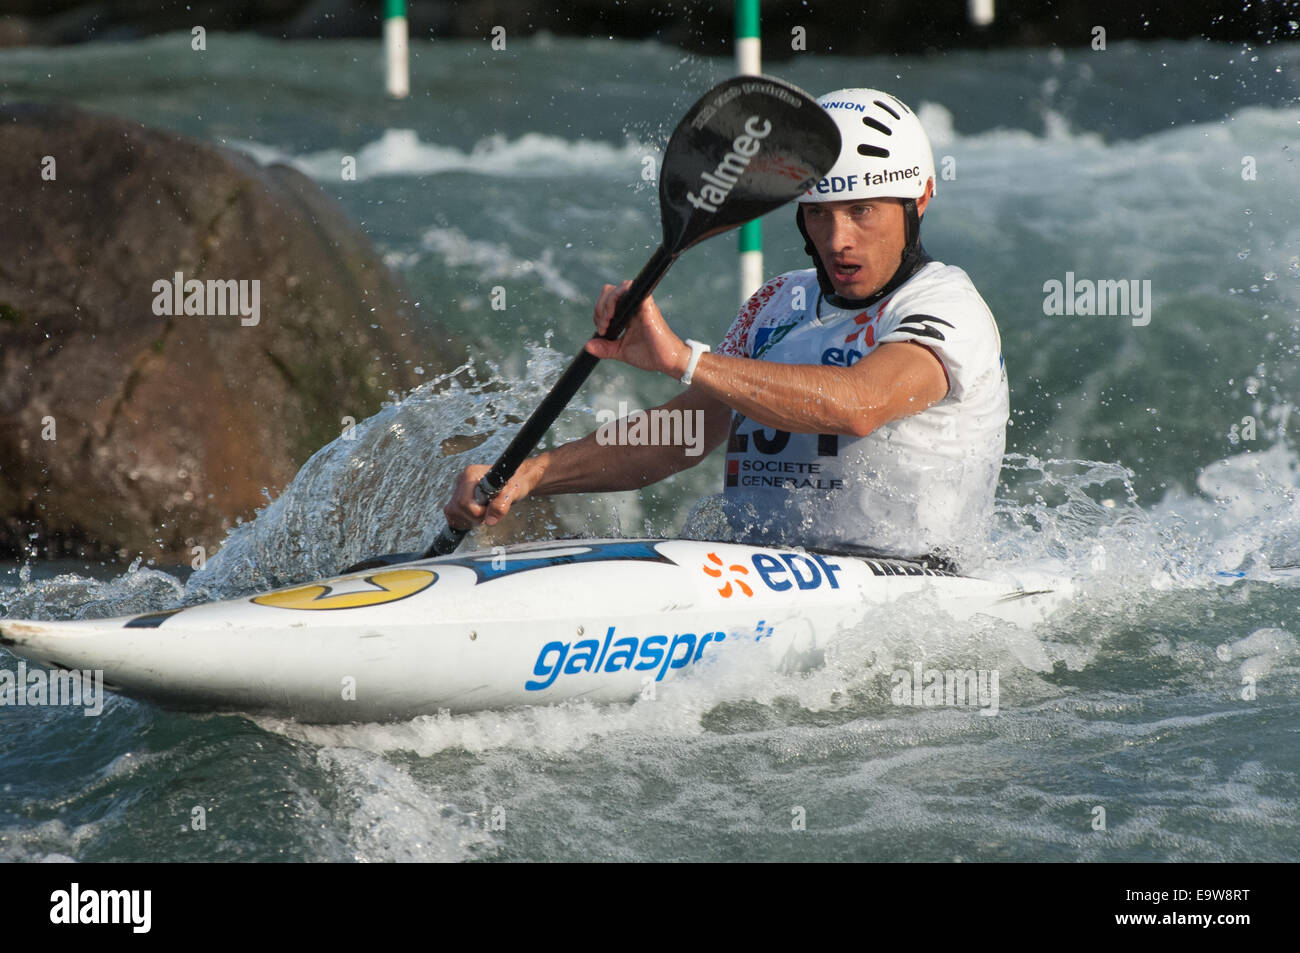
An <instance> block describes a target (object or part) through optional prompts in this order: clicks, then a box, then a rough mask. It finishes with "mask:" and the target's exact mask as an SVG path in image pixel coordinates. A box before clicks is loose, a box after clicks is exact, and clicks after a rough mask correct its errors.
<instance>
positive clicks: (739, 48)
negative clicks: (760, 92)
mask: <svg viewBox="0 0 1300 953" xmlns="http://www.w3.org/2000/svg"><path fill="white" fill-rule="evenodd" d="M758 5H759V0H736V72H737V73H740V74H742V75H751V76H757V75H758V74H760V73H761V72H762V71H763V64H762V41H761V40H760V39H759V29H758ZM762 284H763V226H762V223H761V222H758V221H753V222H746V223H745V224H744V225H742V226H741V228H740V303H741V304H744V303H745V302H746V301H748V300H749V296H750V295H752V294H753V293H754V292H755V291H757V290H758V289H759V287H760V286H761V285H762Z"/></svg>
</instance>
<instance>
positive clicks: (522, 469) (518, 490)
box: [442, 457, 546, 530]
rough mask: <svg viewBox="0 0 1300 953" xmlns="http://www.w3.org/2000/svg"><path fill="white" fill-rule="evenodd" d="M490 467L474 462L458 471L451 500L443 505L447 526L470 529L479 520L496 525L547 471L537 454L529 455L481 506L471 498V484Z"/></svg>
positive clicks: (476, 483) (473, 484) (475, 484)
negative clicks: (489, 499)
mask: <svg viewBox="0 0 1300 953" xmlns="http://www.w3.org/2000/svg"><path fill="white" fill-rule="evenodd" d="M490 469H492V468H491V467H485V466H483V465H482V464H474V465H472V466H468V467H466V468H465V469H464V470H462V471H461V474H460V476H459V477H458V478H457V480H456V485H455V487H454V488H453V489H452V493H451V499H450V500H449V501H448V503H447V505H446V506H444V507H443V508H442V513H443V515H444V516H446V517H447V525H448V526H450V527H451V528H452V529H454V530H470V529H473V528H474V527H475V526H477V525H478V524H479V523H484V524H486V525H488V526H495V525H496V524H497V522H498V521H500V519H501V517H503V516H505V515H506V514H507V513H509V512H510V507H511V506H513V505H514V504H515V503H518V502H519V501H520V500H522V499H523V498H524V497H526V496H527V495H528V494H529V493H531V492H532V491H533V489H534V488H535V487H536V486H537V484H538V483H539V482H541V479H542V475H543V474H544V473H545V472H546V464H545V463H544V462H543V461H542V459H541V458H540V457H530V458H529V459H527V460H525V461H524V462H523V463H521V464H520V465H519V469H518V470H516V471H515V475H514V476H513V477H511V478H510V480H509V481H508V482H507V483H506V485H505V486H503V487H502V488H501V492H500V493H498V494H497V495H496V496H495V497H494V498H493V500H492V502H491V503H488V504H487V505H486V506H484V505H483V504H482V503H478V502H476V501H475V499H474V487H476V486H478V482H479V480H481V479H483V476H484V475H485V474H486V473H487V472H488V470H490Z"/></svg>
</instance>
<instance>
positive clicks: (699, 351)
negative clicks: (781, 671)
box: [444, 89, 1008, 556]
mask: <svg viewBox="0 0 1300 953" xmlns="http://www.w3.org/2000/svg"><path fill="white" fill-rule="evenodd" d="M819 102H820V104H821V106H822V108H824V109H826V110H827V112H828V113H829V114H830V115H831V117H832V118H833V119H834V120H835V122H836V123H837V124H838V126H839V128H840V132H841V135H842V138H843V146H842V151H841V154H840V157H839V159H838V161H837V162H836V164H835V166H834V167H833V168H832V169H831V171H830V173H829V174H828V175H827V176H826V177H825V178H824V179H822V180H821V181H820V182H818V183H817V184H816V185H815V186H814V187H813V188H812V189H810V190H809V191H808V192H807V193H806V194H805V195H804V196H803V197H801V198H800V199H799V204H798V208H797V211H796V214H795V223H796V225H797V226H798V228H799V230H800V232H801V233H802V235H803V237H804V239H805V243H806V244H805V250H806V251H807V252H808V254H809V255H811V256H812V260H813V265H814V267H813V268H810V269H805V270H803V271H793V272H789V273H787V274H784V275H781V276H779V277H777V278H773V279H772V280H770V281H768V282H767V283H766V284H765V285H763V287H762V288H760V289H759V291H758V292H757V293H755V294H754V295H753V296H752V297H751V298H750V299H749V301H748V302H747V303H746V304H745V306H744V307H743V308H742V309H741V311H740V314H739V315H738V316H737V317H736V319H735V321H734V323H733V324H732V326H731V328H730V330H729V331H728V332H727V333H726V335H725V336H724V337H723V339H722V342H721V344H719V346H718V347H717V349H716V350H715V351H711V350H710V348H709V347H708V346H707V345H704V344H700V343H699V342H697V341H692V340H685V341H684V340H682V339H681V338H680V337H679V336H678V335H677V334H676V333H675V332H674V331H673V330H672V328H670V327H669V325H668V322H667V321H666V320H665V319H664V316H663V315H662V314H661V313H660V311H659V309H658V307H657V306H656V305H655V303H654V300H653V299H652V298H647V299H646V301H645V302H644V304H643V305H642V307H641V309H640V311H639V312H638V313H637V315H636V316H635V317H634V318H633V319H632V321H631V322H630V323H629V325H628V327H627V330H626V332H625V334H624V335H623V336H622V337H621V338H620V339H619V340H617V341H606V340H603V339H601V338H592V339H591V340H590V341H588V342H587V345H586V347H587V350H588V351H590V352H591V353H592V354H594V355H595V356H597V357H600V358H603V359H607V360H616V361H623V362H624V363H627V364H629V365H631V366H633V367H636V368H640V369H642V370H646V371H652V372H656V373H661V374H667V375H669V376H670V377H672V378H674V379H676V380H680V381H681V383H683V384H686V385H688V386H687V389H686V390H685V391H684V392H683V393H682V394H680V395H678V396H677V397H675V398H673V399H672V400H670V401H668V402H667V403H666V404H664V405H662V406H661V407H659V408H655V410H654V411H651V412H650V413H651V419H652V420H653V419H656V418H655V414H656V412H658V413H659V414H663V413H665V412H667V413H669V414H671V413H672V412H675V411H681V412H684V413H693V414H698V415H699V417H698V418H696V419H702V420H703V423H704V431H703V432H704V442H703V448H704V451H705V454H707V453H708V451H710V450H712V449H714V448H715V447H717V445H718V444H720V443H722V442H723V441H724V440H725V441H726V442H727V453H726V464H725V470H724V479H723V483H724V492H723V497H722V502H721V506H715V507H714V512H713V517H714V518H713V519H712V520H711V525H712V527H713V528H714V531H715V532H720V533H725V534H726V535H727V536H728V537H729V538H732V539H735V540H736V541H738V542H749V543H762V544H782V545H803V546H807V547H810V548H813V547H816V548H828V549H840V550H847V551H865V552H874V553H879V554H887V555H898V556H920V555H928V554H935V553H938V554H947V555H952V554H953V553H954V552H957V551H959V550H960V549H961V548H962V547H963V546H964V545H966V544H968V543H972V542H977V541H979V540H980V539H982V538H985V537H986V535H987V530H988V524H989V521H990V518H991V515H992V508H993V497H994V491H995V488H996V486H997V481H998V474H999V469H1000V466H1001V460H1002V453H1003V450H1004V448H1005V442H1006V425H1007V419H1008V394H1007V379H1006V373H1005V369H1004V366H1003V361H1002V354H1001V342H1000V339H999V336H998V329H997V325H996V323H995V322H994V319H993V315H992V313H991V312H990V311H989V309H988V306H987V305H986V304H985V303H984V300H983V299H982V298H981V297H980V295H979V292H978V291H976V289H975V287H974V285H973V284H972V283H971V281H970V279H969V277H967V275H966V273H965V272H964V271H962V270H961V269H960V268H957V267H954V266H951V265H945V264H942V263H940V262H937V261H934V260H933V259H931V258H930V257H929V256H928V255H927V254H926V252H925V250H924V249H923V248H922V247H921V241H920V227H921V218H922V216H923V215H924V214H925V212H926V210H927V208H928V207H929V204H930V201H931V199H932V198H933V196H934V193H935V171H934V157H933V153H932V151H931V148H930V142H929V139H928V137H927V136H926V134H925V131H924V130H923V129H922V127H921V123H920V121H919V120H918V119H917V117H916V115H915V114H914V113H913V112H912V111H911V110H910V109H909V108H908V107H907V106H906V105H904V104H903V103H902V102H900V101H899V100H898V99H896V98H895V97H893V96H891V95H889V94H888V93H884V92H881V91H879V90H874V89H841V90H837V91H835V92H833V93H829V94H827V95H826V96H823V97H822V98H821V99H820V100H819ZM629 284H630V282H623V284H621V285H619V286H617V287H616V286H613V285H605V286H604V289H603V290H602V291H601V294H600V297H599V300H598V301H597V302H596V307H595V323H596V331H597V333H600V332H603V331H604V329H605V328H606V327H607V325H608V323H609V320H610V318H611V317H612V315H613V312H614V306H615V302H616V301H617V300H618V298H619V296H620V295H621V294H622V293H623V292H624V291H625V290H626V289H627V287H628V286H629ZM663 419H671V418H663ZM598 433H599V432H597V433H593V434H590V435H588V436H587V437H585V438H583V439H581V440H577V441H573V442H571V443H568V444H565V445H563V446H561V447H558V448H556V449H554V450H550V451H547V452H544V453H540V454H538V455H537V456H535V457H532V458H530V459H529V460H528V461H526V462H525V463H524V464H523V465H522V466H521V467H520V468H519V470H518V472H517V473H516V474H515V476H514V478H513V479H511V480H510V481H509V482H508V483H507V484H506V486H505V487H504V489H503V490H502V492H501V494H500V495H499V496H497V497H496V499H495V500H494V501H493V502H492V503H491V504H490V505H489V506H487V507H483V506H481V505H480V504H478V503H476V502H474V496H473V489H474V486H475V484H476V483H477V482H478V480H479V479H480V478H481V477H482V475H483V474H484V473H485V472H486V471H487V467H486V466H471V467H467V468H466V469H465V470H464V471H463V473H462V474H461V475H460V478H459V480H458V482H457V484H456V486H455V488H454V490H453V495H452V499H451V501H450V502H449V503H448V504H447V505H446V507H445V509H444V512H445V514H446V516H447V519H448V521H449V523H450V524H451V525H452V526H453V527H456V528H464V527H468V526H472V525H475V524H478V523H479V522H486V523H487V524H488V525H492V524H494V523H496V522H497V521H498V520H500V519H501V517H503V516H504V515H505V514H506V513H507V512H509V510H510V507H511V506H512V505H513V504H514V503H515V502H517V501H519V500H521V499H523V498H524V497H525V496H527V495H529V494H530V493H532V494H556V493H594V492H610V491H618V490H632V489H639V488H641V487H643V486H646V485H648V484H650V483H654V482H656V481H658V480H662V479H664V478H665V477H667V476H670V475H672V474H674V473H677V472H679V471H681V470H684V469H686V468H687V467H691V466H693V465H695V464H696V463H698V462H699V461H700V460H701V459H703V456H702V455H700V454H699V449H698V447H697V448H696V449H695V453H694V454H691V453H688V452H686V451H687V449H688V448H685V447H683V446H680V445H671V444H669V445H654V444H642V445H627V444H626V443H625V444H623V445H618V444H617V443H610V442H609V441H608V439H606V440H601V439H598ZM607 433H608V431H607ZM719 517H721V518H719Z"/></svg>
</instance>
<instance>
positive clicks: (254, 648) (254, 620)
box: [0, 539, 1071, 723]
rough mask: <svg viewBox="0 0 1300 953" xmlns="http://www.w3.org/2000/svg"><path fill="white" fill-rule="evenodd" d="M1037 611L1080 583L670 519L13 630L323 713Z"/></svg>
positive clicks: (567, 695)
mask: <svg viewBox="0 0 1300 953" xmlns="http://www.w3.org/2000/svg"><path fill="white" fill-rule="evenodd" d="M922 592H923V593H926V598H928V599H930V600H932V602H933V604H934V605H936V606H938V607H940V608H942V609H943V610H944V611H945V612H947V613H948V614H950V615H952V616H953V617H954V618H957V619H963V618H968V617H970V616H971V615H974V614H976V613H986V614H989V615H993V616H996V617H998V618H1001V619H1005V620H1007V621H1009V622H1013V623H1015V624H1017V625H1021V626H1029V625H1032V624H1034V623H1036V622H1038V621H1040V620H1042V619H1043V618H1046V616H1047V615H1049V614H1050V613H1051V612H1053V611H1055V609H1056V608H1058V607H1059V606H1060V605H1061V604H1063V603H1064V602H1065V601H1067V600H1068V599H1069V598H1070V596H1071V590H1070V587H1069V584H1068V583H1066V582H1064V581H1052V580H1045V579H1042V578H1021V579H1018V580H1011V581H996V580H988V579H977V578H972V577H969V576H961V575H958V574H956V573H954V572H951V571H947V570H943V569H936V568H930V567H926V566H922V565H918V564H917V563H914V562H909V561H906V560H893V559H886V558H869V557H859V556H844V555H828V554H823V553H816V552H806V551H803V550H798V549H785V548H780V547H761V546H747V545H741V544H735V543H726V542H709V541H696V540H677V539H668V540H656V539H578V540H562V541H546V542H537V543H524V544H519V545H515V546H510V547H500V548H498V549H496V550H493V551H490V552H486V551H479V552H472V553H465V554H454V555H450V556H440V557H435V558H433V559H416V560H414V561H410V562H400V563H397V564H392V565H386V566H382V567H376V568H372V569H364V570H361V571H359V572H352V573H346V574H343V575H341V576H338V577H334V578H331V579H326V580H321V581H319V582H313V583H308V584H304V585H295V586H289V587H286V588H283V589H279V590H276V591H274V592H270V593H260V594H256V595H252V596H247V597H243V598H239V599H231V600H226V601H223V602H215V603H206V604H203V605H196V606H188V607H181V608H176V609H170V610H166V611H163V612H152V613H146V614H143V615H137V616H130V617H122V618H117V619H102V620H93V621H75V622H27V621H22V620H5V621H0V645H2V646H4V647H5V648H7V649H9V650H10V651H11V652H13V653H15V654H16V655H19V656H21V657H23V658H25V659H28V660H31V661H35V662H39V663H41V664H45V665H50V666H54V667H57V668H63V669H71V670H83V671H102V672H103V679H104V681H105V683H106V684H108V685H109V686H110V687H113V688H114V689H115V690H117V691H120V692H122V693H123V694H126V695H130V696H133V697H139V698H144V699H149V700H152V701H156V702H159V703H162V704H164V705H168V706H171V707H179V708H186V709H201V710H213V709H216V710H237V711H249V712H265V713H272V714H277V715H280V716H284V717H290V718H295V719H298V720H301V721H308V722H326V723H333V722H358V721H387V720H398V719H408V718H411V717H414V716H417V715H423V714H433V713H437V712H439V711H447V710H449V711H453V712H456V711H473V710H478V709H484V708H499V707H510V706H516V705H529V704H550V703H555V702H561V701H565V700H571V699H586V700H592V701H597V702H613V701H628V700H632V699H635V698H637V697H638V696H639V695H642V694H643V693H644V692H645V690H646V688H647V686H648V685H650V684H651V683H659V682H663V681H665V680H670V679H674V678H678V677H681V676H683V675H686V674H688V673H689V672H691V671H695V670H697V669H700V668H703V667H705V666H708V665H711V664H714V663H715V661H716V660H718V659H720V658H722V657H723V656H725V655H726V654H727V653H729V652H733V651H739V650H741V649H742V647H744V646H748V647H750V648H751V649H755V648H756V649H757V650H758V651H761V652H763V653H765V655H766V656H767V657H769V658H770V659H771V661H772V664H773V665H774V666H787V667H788V666H789V665H791V664H794V663H795V661H796V660H798V659H805V658H808V657H810V656H813V657H815V656H816V655H817V654H818V653H820V652H822V651H823V650H824V649H825V647H826V646H827V645H828V644H830V642H832V641H833V640H834V639H835V638H836V637H837V636H838V635H839V634H841V633H843V632H844V631H846V630H848V629H850V628H852V627H854V626H856V625H858V624H859V623H861V622H862V620H863V619H864V618H866V616H867V615H868V613H869V612H870V611H871V610H872V609H873V608H874V607H878V606H881V605H884V604H887V603H889V602H892V601H894V600H896V599H898V598H901V597H903V596H906V595H908V594H911V593H922Z"/></svg>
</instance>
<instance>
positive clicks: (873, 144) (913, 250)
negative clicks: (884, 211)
mask: <svg viewBox="0 0 1300 953" xmlns="http://www.w3.org/2000/svg"><path fill="white" fill-rule="evenodd" d="M817 102H818V105H820V106H821V107H822V108H823V109H825V110H826V112H827V113H829V114H830V117H831V118H832V119H833V120H835V124H836V125H837V126H838V127H839V130H840V141H841V146H840V156H839V158H838V159H837V160H836V161H835V165H834V166H833V167H832V168H831V170H830V171H829V172H828V173H827V174H826V175H825V177H823V178H822V179H821V180H820V181H819V182H817V183H816V184H815V185H813V187H812V188H810V189H809V190H808V191H807V192H805V193H804V194H803V195H801V196H800V197H799V200H798V201H799V209H798V211H797V212H796V213H795V221H796V223H797V224H798V226H799V231H800V232H801V233H802V234H803V237H804V241H805V243H806V244H805V246H804V250H805V251H807V252H808V254H809V255H810V256H811V257H812V260H813V263H814V264H815V265H816V266H817V278H818V280H819V282H820V283H821V286H822V291H823V292H825V293H827V294H832V293H833V291H834V289H833V287H832V285H831V283H830V279H829V277H828V276H827V274H826V270H825V269H824V268H823V267H822V263H821V260H820V259H819V258H818V256H817V250H816V248H814V246H813V243H812V240H811V239H810V238H809V237H808V231H807V229H806V228H805V227H804V221H803V206H804V205H808V204H812V203H817V202H843V201H846V200H849V199H876V198H898V199H902V200H903V216H904V221H905V226H906V237H905V242H904V245H905V247H904V249H903V259H902V262H901V263H900V265H899V270H898V272H896V273H895V275H894V277H893V278H891V279H890V281H889V282H888V283H887V284H886V286H885V288H884V289H881V290H882V291H885V290H887V289H889V288H890V287H891V286H892V287H897V285H898V284H901V282H902V281H903V280H906V279H907V278H909V277H911V275H912V274H913V273H914V272H915V271H916V269H917V268H919V267H920V266H921V264H924V262H925V260H926V258H925V253H924V252H923V251H922V250H921V216H920V214H919V212H918V211H917V207H916V200H917V199H919V198H921V196H923V195H925V190H926V185H927V184H928V183H930V182H933V181H935V180H936V176H935V174H934V152H933V150H932V149H931V148H930V137H929V136H927V135H926V134H925V130H924V129H923V128H922V127H921V121H920V120H919V119H917V118H916V114H915V113H914V112H912V110H910V109H908V108H907V106H906V105H905V104H904V103H902V102H901V101H900V100H898V99H896V98H895V97H893V96H891V95H889V93H885V92H881V91H880V90H878V89H837V90H836V91H835V92H833V93H827V94H826V95H825V96H822V97H821V98H820V99H819V100H818V101H817ZM932 194H933V193H932Z"/></svg>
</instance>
